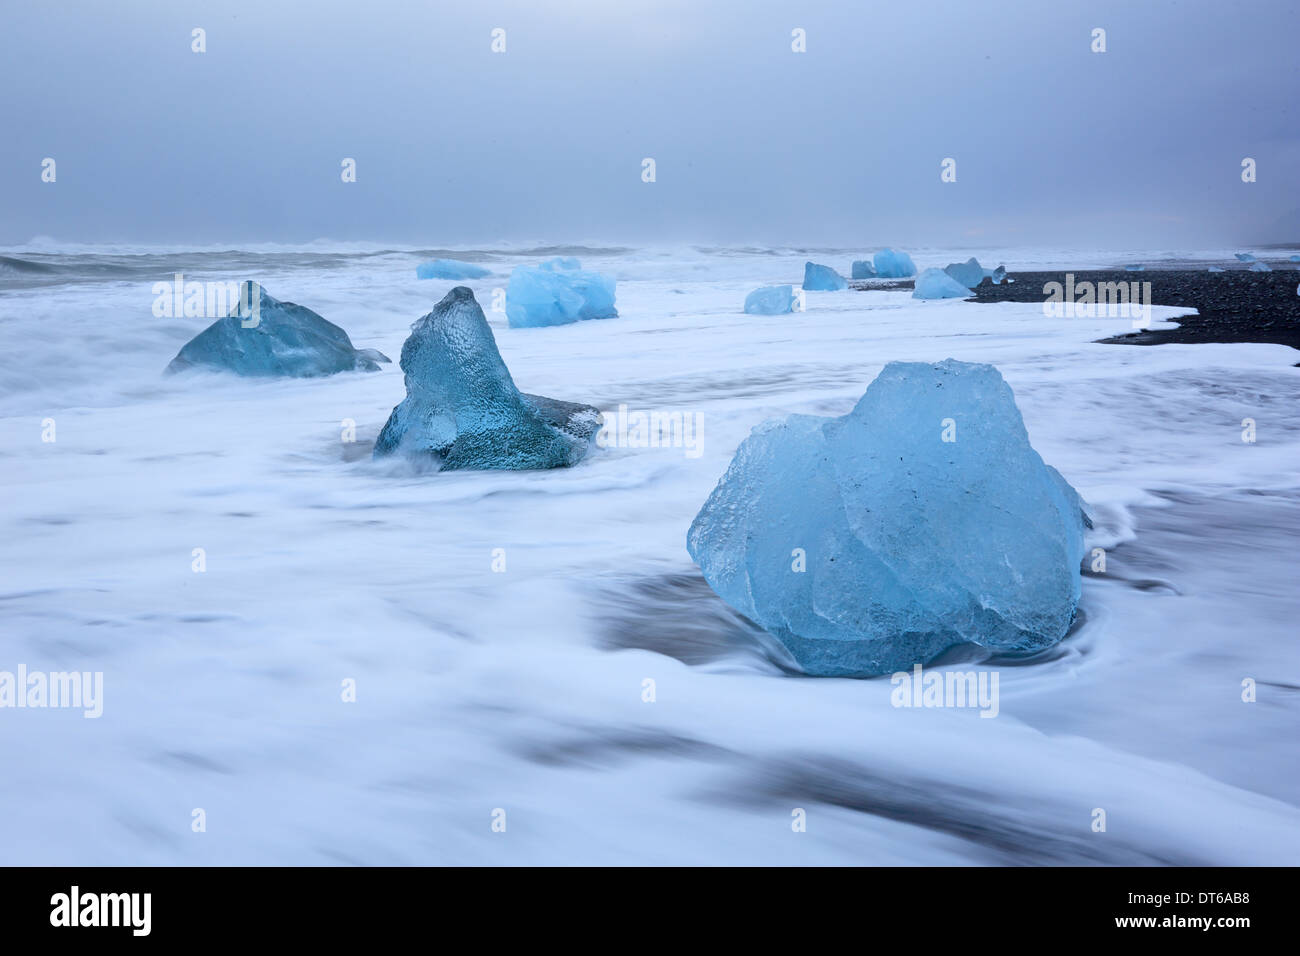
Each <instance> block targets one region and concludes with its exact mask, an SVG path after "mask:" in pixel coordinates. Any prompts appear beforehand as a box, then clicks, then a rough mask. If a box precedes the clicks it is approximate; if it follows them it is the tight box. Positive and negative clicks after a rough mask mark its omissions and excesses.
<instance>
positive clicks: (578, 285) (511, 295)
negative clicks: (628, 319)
mask: <svg viewBox="0 0 1300 956" xmlns="http://www.w3.org/2000/svg"><path fill="white" fill-rule="evenodd" d="M577 264H578V260H576V259H562V258H555V259H547V260H546V261H545V262H543V263H542V264H541V266H540V267H533V266H516V267H515V270H514V272H512V273H511V274H510V285H509V287H508V288H507V289H506V319H507V320H508V321H509V323H510V327H511V328H512V329H524V328H536V327H538V326H544V325H566V324H568V323H569V322H577V321H579V320H581V319H613V318H617V316H618V310H617V309H615V308H614V288H615V282H614V280H613V279H612V278H610V277H609V276H603V275H601V274H600V273H599V272H588V271H586V270H583V269H580V268H578V267H577Z"/></svg>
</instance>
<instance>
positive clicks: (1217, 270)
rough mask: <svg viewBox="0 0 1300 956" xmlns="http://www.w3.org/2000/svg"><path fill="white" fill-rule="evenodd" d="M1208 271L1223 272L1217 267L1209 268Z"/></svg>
mask: <svg viewBox="0 0 1300 956" xmlns="http://www.w3.org/2000/svg"><path fill="white" fill-rule="evenodd" d="M1209 271H1210V272H1223V271H1224V270H1223V269H1220V268H1219V267H1218V266H1210V269H1209Z"/></svg>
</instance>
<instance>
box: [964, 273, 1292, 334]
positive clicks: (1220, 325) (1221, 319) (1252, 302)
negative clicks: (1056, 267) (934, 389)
mask: <svg viewBox="0 0 1300 956" xmlns="http://www.w3.org/2000/svg"><path fill="white" fill-rule="evenodd" d="M1268 265H1269V266H1270V267H1271V268H1272V270H1273V271H1272V272H1251V271H1250V270H1249V269H1247V268H1246V267H1244V266H1242V265H1241V264H1240V263H1237V264H1235V265H1232V266H1229V265H1225V266H1224V267H1223V268H1225V269H1226V270H1227V271H1225V272H1209V271H1206V270H1205V269H1198V270H1190V269H1161V268H1148V269H1146V270H1144V271H1142V272H1129V271H1127V270H1122V269H1120V270H1073V275H1074V282H1075V285H1076V286H1077V285H1078V284H1079V283H1080V282H1085V281H1087V282H1094V283H1100V282H1150V283H1151V304H1152V305H1171V306H1187V307H1189V308H1193V309H1196V310H1197V313H1198V314H1197V315H1189V316H1183V317H1180V318H1176V319H1174V320H1173V321H1176V322H1178V323H1179V324H1178V327H1177V328H1176V329H1168V330H1160V331H1137V332H1129V333H1124V334H1121V335H1114V336H1111V337H1110V338H1105V339H1101V340H1100V341H1101V342H1104V343H1106V344H1109V345H1164V344H1166V343H1171V342H1178V343H1185V344H1195V343H1204V342H1272V343H1276V344H1279V345H1289V346H1291V347H1292V348H1294V349H1300V295H1297V294H1296V286H1297V285H1300V263H1295V262H1286V261H1280V262H1269V263H1268ZM1008 275H1009V276H1010V277H1011V278H1013V279H1015V280H1016V281H1015V282H1014V283H1010V284H1008V283H1003V284H1002V285H996V286H995V285H993V284H992V283H991V282H990V281H989V280H988V279H985V280H984V282H983V283H982V284H981V285H980V286H979V288H977V289H976V290H975V293H974V300H975V301H976V302H1042V301H1044V300H1045V299H1046V298H1047V296H1046V295H1045V294H1044V292H1043V286H1044V285H1045V284H1046V283H1048V282H1060V283H1061V284H1062V285H1064V284H1065V272H1064V271H1054V272H1009V273H1008Z"/></svg>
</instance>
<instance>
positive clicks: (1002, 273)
mask: <svg viewBox="0 0 1300 956" xmlns="http://www.w3.org/2000/svg"><path fill="white" fill-rule="evenodd" d="M984 274H985V275H986V276H988V277H989V278H990V279H992V280H993V284H994V285H1001V284H1002V283H1003V282H1004V281H1005V280H1006V278H1007V267H1006V266H998V267H997V268H996V269H985V270H984Z"/></svg>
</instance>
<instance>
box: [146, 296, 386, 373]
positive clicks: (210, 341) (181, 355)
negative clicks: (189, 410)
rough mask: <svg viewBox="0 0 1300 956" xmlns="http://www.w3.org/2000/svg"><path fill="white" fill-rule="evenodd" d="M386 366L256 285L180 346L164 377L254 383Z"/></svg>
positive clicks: (374, 355)
mask: <svg viewBox="0 0 1300 956" xmlns="http://www.w3.org/2000/svg"><path fill="white" fill-rule="evenodd" d="M388 361H391V360H390V359H389V358H388V357H387V356H386V355H384V354H383V353H382V352H377V351H375V350H374V349H360V350H358V349H356V348H353V346H352V340H351V339H349V338H348V334H347V333H346V332H344V331H343V330H342V329H341V328H339V327H338V326H337V325H335V324H334V323H332V322H327V321H325V320H324V319H323V318H321V317H320V316H319V315H317V314H316V313H315V312H313V311H312V310H311V309H308V308H305V307H304V306H301V305H295V304H294V303H292V302H281V301H280V300H279V299H275V298H272V297H271V296H269V295H267V294H266V290H265V289H263V288H262V287H261V285H260V284H258V283H256V282H244V283H241V285H240V292H239V303H238V304H236V305H235V306H234V307H233V308H232V309H231V310H230V314H229V315H227V316H226V317H225V318H222V319H218V320H217V321H215V322H213V323H212V324H211V325H209V326H208V327H207V328H206V329H204V330H203V331H202V332H200V333H199V334H198V335H196V336H194V338H192V339H190V340H189V341H188V342H187V343H185V346H184V348H182V349H181V350H180V352H178V353H177V355H176V357H175V358H174V359H172V361H171V364H170V365H168V366H167V371H168V372H181V371H185V370H186V369H191V368H209V369H221V370H224V371H228V372H234V373H236V374H237V375H247V376H253V377H263V378H269V377H275V376H289V377H294V378H309V377H314V376H319V375H333V374H335V373H336V372H350V371H353V370H356V371H365V372H373V371H376V370H377V369H378V368H379V365H378V363H379V362H388Z"/></svg>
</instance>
